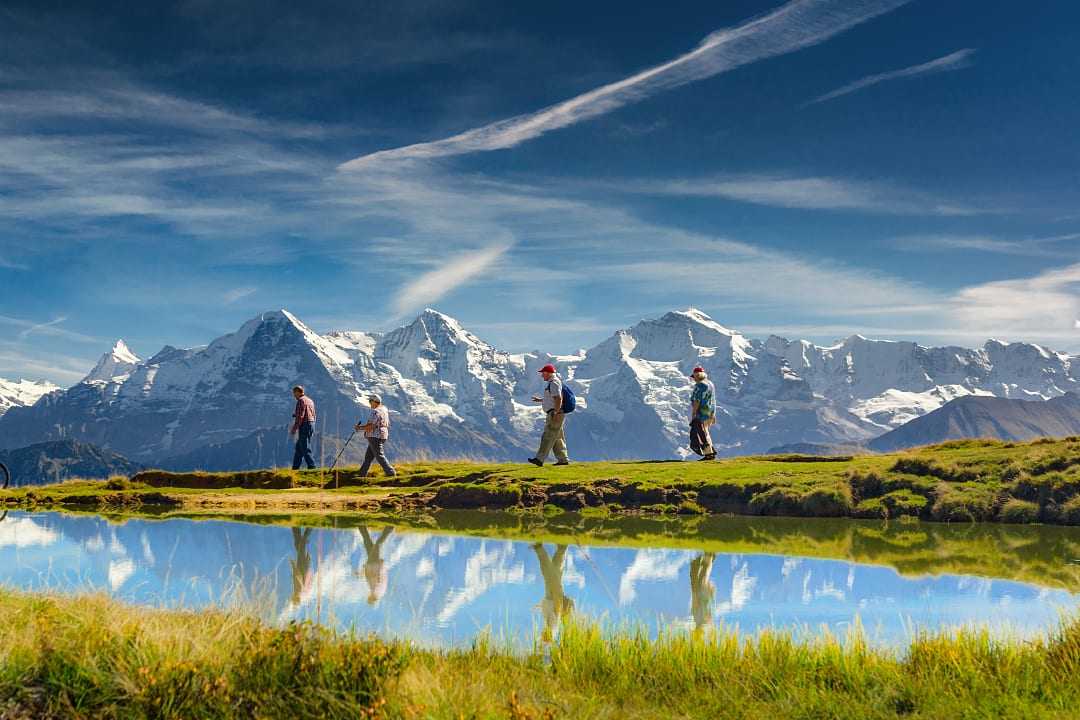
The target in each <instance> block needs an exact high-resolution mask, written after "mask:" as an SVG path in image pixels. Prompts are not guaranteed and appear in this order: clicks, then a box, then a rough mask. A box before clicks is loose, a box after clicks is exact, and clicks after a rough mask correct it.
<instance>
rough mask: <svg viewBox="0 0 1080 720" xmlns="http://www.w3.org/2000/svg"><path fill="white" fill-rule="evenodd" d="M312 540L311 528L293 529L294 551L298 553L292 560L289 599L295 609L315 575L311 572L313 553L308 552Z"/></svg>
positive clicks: (290, 562) (290, 563)
mask: <svg viewBox="0 0 1080 720" xmlns="http://www.w3.org/2000/svg"><path fill="white" fill-rule="evenodd" d="M310 539H311V528H303V529H301V528H295V527H294V528H292V543H293V549H294V550H295V551H296V559H295V560H290V561H289V565H290V566H292V597H291V598H289V600H290V602H291V603H292V605H293V606H294V607H295V606H296V605H299V604H300V597H301V596H302V595H303V594H304V590H305V589H306V588H307V587H308V586H310V585H311V579H312V577H313V573H312V572H311V553H310V552H308V541H309V540H310Z"/></svg>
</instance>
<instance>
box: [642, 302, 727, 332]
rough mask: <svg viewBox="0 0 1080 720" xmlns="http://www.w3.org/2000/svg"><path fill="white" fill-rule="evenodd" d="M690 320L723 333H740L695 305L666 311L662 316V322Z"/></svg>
mask: <svg viewBox="0 0 1080 720" xmlns="http://www.w3.org/2000/svg"><path fill="white" fill-rule="evenodd" d="M686 321H690V322H692V323H694V324H697V325H702V326H704V327H707V328H709V329H710V330H713V331H715V332H718V333H720V334H722V335H738V333H737V332H735V331H734V330H731V329H729V328H726V327H724V326H723V325H721V324H720V323H718V322H716V321H715V320H713V319H712V318H711V317H710V316H709V315H708V313H705V312H703V311H701V310H698V309H697V308H695V307H689V308H686V309H685V310H672V311H671V312H669V313H666V314H665V315H664V316H663V317H661V318H660V322H664V323H670V322H686Z"/></svg>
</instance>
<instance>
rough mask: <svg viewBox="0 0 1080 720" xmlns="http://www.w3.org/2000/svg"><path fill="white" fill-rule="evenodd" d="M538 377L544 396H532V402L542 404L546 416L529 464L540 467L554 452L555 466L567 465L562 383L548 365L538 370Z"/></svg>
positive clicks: (553, 369) (553, 367) (556, 373)
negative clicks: (540, 378)
mask: <svg viewBox="0 0 1080 720" xmlns="http://www.w3.org/2000/svg"><path fill="white" fill-rule="evenodd" d="M540 376H541V377H542V378H544V394H543V396H540V395H533V402H538V403H542V406H543V408H544V413H545V415H546V416H547V417H546V419H545V421H544V434H543V436H542V437H541V438H540V449H539V450H537V451H536V457H531V458H529V462H531V463H532V464H533V465H535V466H537V467H540V466H541V465H543V464H544V461H545V460H547V457H548V454H549V453H550V452H551V451H552V450H554V451H555V461H556V462H555V464H556V465H569V464H570V458H568V457H567V455H566V433H565V432H564V429H565V423H566V412H564V410H566V411H569V409H568V408H564V407H563V383H562V380H560V379H559V374H558V372H556V370H555V366H554V365H551V364H548V365H545V366H544V367H542V368H540Z"/></svg>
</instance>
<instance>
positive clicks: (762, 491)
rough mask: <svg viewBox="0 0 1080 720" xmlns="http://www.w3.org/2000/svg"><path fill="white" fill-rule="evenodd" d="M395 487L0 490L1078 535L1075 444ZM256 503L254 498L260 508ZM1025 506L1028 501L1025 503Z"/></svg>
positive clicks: (228, 478) (266, 479) (224, 484)
mask: <svg viewBox="0 0 1080 720" xmlns="http://www.w3.org/2000/svg"><path fill="white" fill-rule="evenodd" d="M399 470H400V474H399V476H398V477H396V478H386V477H382V476H376V477H374V478H370V479H363V478H360V477H359V475H358V471H357V469H356V468H345V469H342V470H340V471H337V472H335V473H333V474H329V473H326V472H323V471H304V472H294V471H290V470H273V471H255V472H238V473H179V474H178V473H162V472H159V471H149V472H146V473H140V474H139V475H136V476H135V477H133V478H131V479H130V480H124V479H115V480H111V481H108V482H106V483H88V482H70V483H63V484H60V485H53V486H46V487H40V488H29V489H27V488H22V489H20V488H16V489H13V490H8V491H5V492H0V503H6V504H9V505H24V506H34V505H38V506H40V505H45V506H49V505H66V506H79V505H86V506H99V507H124V506H137V505H161V506H170V505H172V506H182V507H192V506H203V507H210V506H215V505H218V506H229V505H234V506H236V505H243V504H244V503H247V504H249V505H252V506H261V507H273V506H278V507H310V508H320V507H321V508H326V509H334V508H336V509H353V510H358V511H374V510H379V509H382V510H389V511H395V512H397V511H403V510H428V509H433V508H443V509H470V508H488V509H508V508H527V509H532V510H535V511H536V512H549V510H546V508H549V507H551V508H557V509H559V510H575V511H583V510H586V509H587V508H606V509H607V511H608V512H614V513H635V512H653V513H678V512H680V511H681V512H685V513H694V512H702V513H713V514H716V513H721V514H722V513H733V514H739V515H774V516H775V515H784V516H802V517H811V516H813V517H864V518H869V517H873V518H900V517H918V518H921V519H923V520H937V521H943V522H973V521H1000V522H1022V523H1031V522H1041V523H1052V524H1080V438H1076V437H1073V438H1065V439H1061V440H1038V441H1035V442H1031V443H1006V442H998V441H990V440H963V441H953V442H949V443H944V444H941V445H936V446H930V447H925V448H918V449H915V450H911V451H907V452H903V453H894V454H891V455H865V456H855V457H839V458H817V457H804V456H798V455H788V456H763V457H741V458H733V459H729V460H724V461H721V462H716V463H697V462H597V463H578V464H574V465H571V466H569V467H552V466H545V467H543V468H535V467H533V466H531V465H527V464H519V465H510V464H480V463H466V462H432V463H414V464H403V465H402V466H401V467H400V468H399ZM259 498H262V499H261V500H260V499H259ZM1020 503H1023V504H1020Z"/></svg>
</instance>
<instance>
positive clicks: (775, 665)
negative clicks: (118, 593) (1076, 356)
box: [0, 590, 1080, 720]
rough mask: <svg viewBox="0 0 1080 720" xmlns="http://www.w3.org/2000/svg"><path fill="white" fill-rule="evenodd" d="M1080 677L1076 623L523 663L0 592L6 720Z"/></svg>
mask: <svg viewBox="0 0 1080 720" xmlns="http://www.w3.org/2000/svg"><path fill="white" fill-rule="evenodd" d="M1078 672H1080V622H1066V623H1064V624H1063V625H1062V626H1061V628H1060V629H1059V630H1058V631H1057V632H1055V633H1054V634H1053V635H1052V637H1050V638H1047V639H1045V640H1035V641H1027V642H1021V641H1009V640H994V639H991V638H990V637H989V636H988V635H987V634H985V633H979V632H966V633H960V634H952V635H934V636H924V637H919V638H917V639H916V640H915V641H914V642H913V644H912V645H911V647H910V648H909V649H908V650H907V652H906V653H904V654H902V655H901V656H895V655H892V654H889V653H887V652H883V651H877V650H874V649H871V648H869V647H867V646H866V645H865V644H863V643H861V642H859V641H858V640H857V638H855V639H851V640H849V641H848V642H846V643H840V642H839V641H837V640H835V639H831V638H824V639H822V640H819V641H817V642H812V643H810V644H801V643H797V642H794V641H793V640H792V639H791V638H790V637H789V636H788V635H785V634H764V635H761V636H758V637H755V638H753V639H747V638H740V637H738V636H737V635H735V634H732V633H728V632H723V631H721V632H717V633H706V634H672V635H666V636H663V637H661V638H660V639H659V640H650V639H648V638H646V637H645V636H643V635H641V634H639V633H635V632H623V633H616V634H614V635H612V634H605V633H602V632H600V631H599V630H598V629H597V628H595V627H590V626H576V625H573V624H568V625H566V626H564V627H563V629H562V632H561V636H560V637H559V639H558V641H557V642H556V643H554V644H551V645H549V646H542V647H538V648H537V652H536V653H535V654H533V655H530V656H526V657H518V656H514V655H511V654H508V653H505V652H502V651H500V650H498V649H496V648H494V647H493V646H492V645H491V644H490V643H485V642H483V641H481V642H480V643H479V644H478V645H477V646H475V647H474V648H473V649H471V650H463V651H445V652H432V651H420V650H416V649H412V648H409V647H407V646H404V645H401V644H396V643H391V644H386V643H382V642H380V641H377V640H357V639H354V638H350V637H345V636H337V635H333V634H330V633H328V632H325V631H320V630H316V629H313V628H311V627H308V626H295V625H294V626H289V627H286V628H281V629H272V628H268V627H266V626H263V625H261V624H260V623H259V622H258V621H256V620H254V619H252V618H249V617H245V616H243V615H237V614H227V613H218V612H204V613H197V614H196V613H178V612H161V611H149V610H140V609H135V608H131V607H127V606H123V605H118V604H116V603H115V602H112V601H109V600H108V599H105V598H103V597H95V596H91V597H82V598H70V599H62V598H51V597H40V596H28V595H22V594H13V593H9V592H5V591H2V590H0V717H5V718H21V717H27V718H29V717H34V718H48V717H88V718H89V717H125V718H144V717H145V718H149V717H153V718H232V717H238V718H255V717H259V718H304V717H327V718H337V717H342V718H344V717H349V718H356V717H360V718H363V717H386V718H461V717H466V718H513V719H514V720H525V719H526V718H534V719H539V718H660V717H664V718H667V717H685V718H751V719H755V718H762V719H766V718H767V719H768V720H774V719H775V718H860V719H862V718H866V719H875V718H899V717H905V718H1072V717H1075V709H1076V708H1077V707H1080V683H1078V682H1077V681H1076V677H1077V673H1078Z"/></svg>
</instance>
